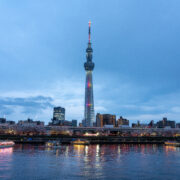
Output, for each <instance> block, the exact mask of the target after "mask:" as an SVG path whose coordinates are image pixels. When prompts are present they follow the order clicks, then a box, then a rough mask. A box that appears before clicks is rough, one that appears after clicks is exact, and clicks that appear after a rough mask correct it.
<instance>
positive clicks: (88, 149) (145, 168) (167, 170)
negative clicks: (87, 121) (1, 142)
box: [0, 145, 180, 180]
mask: <svg viewBox="0 0 180 180" xmlns="http://www.w3.org/2000/svg"><path fill="white" fill-rule="evenodd" d="M179 169H180V148H178V147H169V146H158V145H85V146H84V145H62V146H61V147H60V148H45V146H43V145H39V146H37V145H36V146H35V145H16V146H15V147H14V148H6V149H0V179H1V178H2V177H3V179H15V180H16V179H18V180H21V179H23V180H24V179H26V180H28V179H178V177H179V175H180V173H179ZM22 172H23V176H22Z"/></svg>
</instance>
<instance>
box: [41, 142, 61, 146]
mask: <svg viewBox="0 0 180 180" xmlns="http://www.w3.org/2000/svg"><path fill="white" fill-rule="evenodd" d="M60 145H61V143H60V142H59V141H48V142H46V144H45V146H46V147H49V148H58V147H60Z"/></svg>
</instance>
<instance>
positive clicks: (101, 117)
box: [96, 113, 116, 127]
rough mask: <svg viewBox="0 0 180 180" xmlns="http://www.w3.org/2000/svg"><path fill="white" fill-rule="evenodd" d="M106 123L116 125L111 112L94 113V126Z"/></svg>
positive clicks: (114, 117) (103, 125)
mask: <svg viewBox="0 0 180 180" xmlns="http://www.w3.org/2000/svg"><path fill="white" fill-rule="evenodd" d="M107 125H113V127H115V126H116V116H115V115H112V114H100V113H97V115H96V126H97V127H105V126H107Z"/></svg>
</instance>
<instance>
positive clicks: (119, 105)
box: [0, 0, 180, 123]
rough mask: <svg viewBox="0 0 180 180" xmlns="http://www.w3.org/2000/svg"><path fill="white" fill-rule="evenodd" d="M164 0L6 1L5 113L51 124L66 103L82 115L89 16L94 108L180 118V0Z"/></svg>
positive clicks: (0, 73) (70, 115) (0, 74)
mask: <svg viewBox="0 0 180 180" xmlns="http://www.w3.org/2000/svg"><path fill="white" fill-rule="evenodd" d="M103 2H104V1H103ZM161 2H162V1H158V2H157V1H151V2H144V3H143V2H141V3H142V4H143V6H139V4H138V1H136V0H135V1H130V2H123V1H120V2H119V1H114V2H108V1H106V3H102V1H99V2H95V1H91V2H89V1H87V2H83V3H82V1H76V2H73V1H72V3H73V4H74V6H72V7H69V6H68V3H67V2H65V1H63V2H59V1H54V3H51V2H50V1H46V3H44V4H43V5H42V4H40V3H38V2H32V1H31V2H28V1H26V2H23V1H19V2H16V3H8V2H5V1H1V2H0V10H1V11H0V14H1V22H2V28H1V30H0V37H1V42H0V52H1V53H0V56H1V57H0V63H1V66H0V82H1V90H0V117H3V116H4V115H5V116H6V117H7V119H10V120H11V119H12V120H16V121H17V120H20V119H27V117H30V118H33V119H38V120H43V121H45V122H46V123H48V122H49V120H50V119H51V117H52V114H53V107H54V106H62V107H65V108H66V115H67V119H68V120H71V119H77V120H78V121H79V122H80V121H81V120H82V119H83V117H84V81H85V78H84V69H83V68H82V65H83V62H84V59H85V54H84V52H85V48H86V44H87V43H86V41H87V38H86V37H87V23H88V20H89V19H91V20H92V23H93V42H92V43H93V49H94V61H95V62H96V71H95V73H94V74H93V75H94V77H95V78H94V79H95V80H94V92H95V93H94V94H95V107H96V108H95V114H96V113H98V112H100V113H110V114H116V115H117V116H121V115H122V116H123V117H125V118H127V119H129V120H130V121H131V122H136V121H137V120H140V121H142V122H145V123H146V122H149V120H151V119H153V120H155V121H157V120H160V119H162V117H168V118H169V119H172V120H176V121H177V122H180V87H179V79H178V78H179V75H180V74H179V69H178V66H179V65H180V62H179V59H178V58H179V55H180V54H179V53H180V52H179V49H178V47H179V42H180V34H179V32H180V31H179V30H180V27H179V24H178V23H177V22H178V20H179V18H180V12H179V8H180V2H178V1H176V3H175V2H163V4H162V3H161ZM40 6H41V8H40ZM42 6H43V8H42ZM102 6H103V8H102ZM64 7H66V10H64ZM112 9H113V11H112ZM152 12H154V13H153V14H152ZM104 79H105V81H103V80H104Z"/></svg>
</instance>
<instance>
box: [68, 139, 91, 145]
mask: <svg viewBox="0 0 180 180" xmlns="http://www.w3.org/2000/svg"><path fill="white" fill-rule="evenodd" d="M71 144H75V145H89V144H90V142H89V141H88V140H85V139H77V140H75V141H71Z"/></svg>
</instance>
